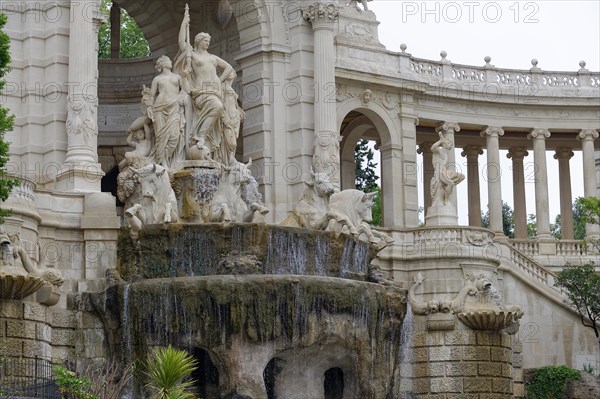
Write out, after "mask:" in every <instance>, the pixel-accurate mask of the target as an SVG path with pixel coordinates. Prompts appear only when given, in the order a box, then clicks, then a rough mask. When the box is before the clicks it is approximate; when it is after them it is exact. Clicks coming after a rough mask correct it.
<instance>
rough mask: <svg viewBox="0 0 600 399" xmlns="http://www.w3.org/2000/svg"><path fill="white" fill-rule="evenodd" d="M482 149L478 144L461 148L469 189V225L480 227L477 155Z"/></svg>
mask: <svg viewBox="0 0 600 399" xmlns="http://www.w3.org/2000/svg"><path fill="white" fill-rule="evenodd" d="M482 154H483V150H482V149H481V147H480V146H478V145H468V146H466V147H465V148H463V151H462V152H461V154H460V155H461V156H463V157H466V158H467V179H468V191H469V226H473V227H481V198H480V195H479V160H478V158H479V156H480V155H482Z"/></svg>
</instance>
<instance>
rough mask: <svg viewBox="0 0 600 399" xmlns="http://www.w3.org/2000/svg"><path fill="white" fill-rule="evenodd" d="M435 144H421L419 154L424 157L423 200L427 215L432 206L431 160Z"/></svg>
mask: <svg viewBox="0 0 600 399" xmlns="http://www.w3.org/2000/svg"><path fill="white" fill-rule="evenodd" d="M432 145H433V143H429V142H425V143H421V144H419V147H418V149H417V153H419V154H421V155H423V200H424V207H425V215H424V216H426V215H427V209H429V207H430V206H431V178H432V177H433V162H432V160H431V158H432V154H431V146H432Z"/></svg>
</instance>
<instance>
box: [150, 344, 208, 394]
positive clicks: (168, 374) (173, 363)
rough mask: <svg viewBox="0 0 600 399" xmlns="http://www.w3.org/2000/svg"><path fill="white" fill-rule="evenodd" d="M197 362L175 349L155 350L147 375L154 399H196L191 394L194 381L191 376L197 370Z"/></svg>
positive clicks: (151, 356) (151, 355)
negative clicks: (190, 390)
mask: <svg viewBox="0 0 600 399" xmlns="http://www.w3.org/2000/svg"><path fill="white" fill-rule="evenodd" d="M196 367H197V362H196V360H194V358H193V357H192V356H190V355H189V354H188V353H187V352H186V351H184V350H179V349H175V348H173V347H172V346H171V345H169V346H168V347H166V348H155V349H154V350H153V351H152V353H150V354H149V355H148V361H147V363H146V375H147V376H148V377H149V380H150V382H149V383H148V385H147V387H148V388H150V390H151V391H152V397H151V398H152V399H196V396H194V395H193V394H191V393H189V392H188V390H189V389H190V388H191V387H192V385H193V383H194V382H193V381H192V380H189V376H190V374H192V372H193V371H194V370H195V369H196Z"/></svg>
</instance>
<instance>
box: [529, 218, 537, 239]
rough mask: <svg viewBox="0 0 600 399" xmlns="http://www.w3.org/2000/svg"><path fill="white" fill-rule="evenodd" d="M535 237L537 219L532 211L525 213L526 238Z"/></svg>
mask: <svg viewBox="0 0 600 399" xmlns="http://www.w3.org/2000/svg"><path fill="white" fill-rule="evenodd" d="M535 237H537V221H536V217H535V214H534V213H530V214H529V215H527V238H531V239H534V238H535Z"/></svg>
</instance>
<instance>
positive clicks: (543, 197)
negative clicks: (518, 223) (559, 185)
mask: <svg viewBox="0 0 600 399" xmlns="http://www.w3.org/2000/svg"><path fill="white" fill-rule="evenodd" d="M527 137H528V138H529V139H530V140H533V161H534V163H535V169H534V170H535V220H536V225H537V237H538V238H542V239H544V238H551V235H550V210H549V203H548V168H547V166H546V139H547V138H549V137H550V131H548V129H533V130H531V133H529V135H527Z"/></svg>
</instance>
